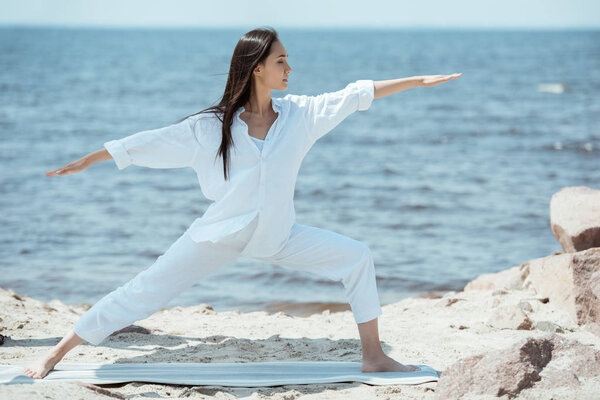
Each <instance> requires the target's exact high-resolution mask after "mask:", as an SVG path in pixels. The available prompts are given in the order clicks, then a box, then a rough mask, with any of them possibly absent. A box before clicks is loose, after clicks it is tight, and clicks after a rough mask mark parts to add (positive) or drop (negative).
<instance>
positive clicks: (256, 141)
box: [250, 136, 265, 153]
mask: <svg viewBox="0 0 600 400" xmlns="http://www.w3.org/2000/svg"><path fill="white" fill-rule="evenodd" d="M250 137H251V138H252V141H253V142H254V143H256V147H258V150H259V151H260V152H261V153H262V148H263V144H264V143H265V141H264V140H263V139H259V138H255V137H254V136H250Z"/></svg>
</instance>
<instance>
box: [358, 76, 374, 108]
mask: <svg viewBox="0 0 600 400" xmlns="http://www.w3.org/2000/svg"><path fill="white" fill-rule="evenodd" d="M356 85H357V87H358V111H366V110H368V109H369V107H371V103H373V99H374V98H375V84H374V83H373V80H372V79H361V80H358V81H356Z"/></svg>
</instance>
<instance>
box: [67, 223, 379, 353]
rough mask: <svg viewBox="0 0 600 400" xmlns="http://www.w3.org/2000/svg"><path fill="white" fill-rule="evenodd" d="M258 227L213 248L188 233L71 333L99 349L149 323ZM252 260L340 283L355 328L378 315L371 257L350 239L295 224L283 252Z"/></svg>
mask: <svg viewBox="0 0 600 400" xmlns="http://www.w3.org/2000/svg"><path fill="white" fill-rule="evenodd" d="M257 222H259V218H258V216H255V217H254V219H253V220H252V221H251V222H250V223H249V224H248V225H246V227H244V228H242V229H241V230H239V231H237V232H234V233H232V234H230V235H227V236H224V237H222V238H221V239H220V240H218V241H217V242H216V243H213V242H210V241H205V242H195V241H193V240H192V239H191V237H190V233H191V230H190V229H189V228H188V230H186V231H185V232H184V233H183V234H182V235H181V236H180V237H179V239H177V240H176V241H175V242H174V243H173V244H172V245H171V246H170V247H169V248H168V249H167V251H166V252H165V253H164V254H163V255H161V256H159V257H158V258H157V259H156V261H155V262H154V263H153V264H152V265H151V266H150V267H149V268H147V269H146V270H144V271H141V272H140V273H138V274H137V275H136V276H135V277H134V278H133V279H131V280H130V281H129V282H126V283H125V284H123V285H122V286H120V287H119V288H117V289H115V290H113V291H112V292H110V293H108V294H107V295H106V296H104V297H103V298H102V299H100V300H99V301H98V302H96V304H94V305H93V306H92V307H91V308H90V309H89V310H87V311H86V312H85V313H84V314H83V315H82V316H81V318H79V320H77V321H76V322H75V325H74V326H73V330H74V331H75V333H76V334H77V335H78V336H79V337H81V338H83V339H84V340H86V341H87V342H89V343H91V344H93V345H98V344H100V342H102V341H103V340H104V339H105V338H106V337H108V336H109V335H110V334H111V333H113V332H115V331H117V330H120V329H122V328H124V327H126V326H129V325H130V324H132V323H134V322H135V321H139V320H142V319H145V318H147V317H149V316H150V315H152V314H153V313H154V312H156V311H157V310H159V309H160V308H163V307H165V306H166V305H167V303H168V302H169V301H170V300H171V299H172V298H174V297H175V296H177V295H179V294H180V293H181V292H183V291H184V290H186V289H188V288H190V287H192V286H193V285H194V284H195V283H196V282H197V281H199V280H200V279H202V278H203V277H205V276H207V275H210V274H212V273H213V272H215V271H217V270H218V269H219V268H221V267H223V266H225V265H227V264H229V263H231V262H232V261H234V260H235V259H236V258H238V256H239V255H240V253H241V251H242V250H243V249H244V247H246V244H247V242H248V240H250V238H251V237H252V236H253V234H255V230H256V228H257ZM254 259H256V260H260V261H264V262H268V263H272V264H276V265H280V266H283V267H285V268H288V269H296V270H302V271H306V272H309V273H314V274H317V275H319V276H322V277H324V278H327V279H330V280H333V281H338V282H342V284H343V285H344V290H345V295H346V298H347V300H348V302H349V304H350V308H351V309H352V313H353V316H354V320H355V322H356V323H363V322H367V321H370V320H372V319H375V318H377V317H378V316H380V315H381V314H382V313H383V312H382V309H381V305H380V302H379V296H378V293H377V285H376V275H375V266H374V261H373V257H372V255H371V251H370V250H369V248H368V247H367V246H366V245H365V244H364V243H361V242H359V241H357V240H355V239H352V238H349V237H347V236H344V235H341V234H339V233H337V232H333V231H329V230H326V229H321V228H317V227H312V226H306V225H300V224H298V223H294V224H293V226H292V229H291V231H290V237H289V240H288V241H287V242H286V244H285V246H284V247H283V249H281V250H280V251H279V252H277V253H275V254H274V255H272V256H269V257H254Z"/></svg>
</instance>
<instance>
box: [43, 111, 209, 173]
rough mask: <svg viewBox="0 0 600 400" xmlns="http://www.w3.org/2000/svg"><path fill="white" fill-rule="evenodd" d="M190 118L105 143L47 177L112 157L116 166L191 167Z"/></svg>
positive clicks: (193, 145) (195, 145) (195, 150)
mask: <svg viewBox="0 0 600 400" xmlns="http://www.w3.org/2000/svg"><path fill="white" fill-rule="evenodd" d="M192 124H193V122H191V120H190V118H188V119H185V120H183V121H180V122H177V123H175V124H172V125H169V126H166V127H163V128H158V129H150V130H145V131H141V132H137V133H134V134H133V135H129V136H126V137H124V138H122V139H115V140H110V141H108V142H106V143H104V148H103V149H100V150H97V151H95V152H93V153H90V154H87V155H85V156H83V157H81V158H80V159H79V160H76V161H73V162H71V163H69V164H67V165H64V166H62V167H61V168H58V169H55V170H53V171H50V172H47V173H46V176H56V175H59V176H62V175H68V174H72V173H74V172H81V171H83V170H85V169H86V168H88V167H89V166H90V165H92V164H93V163H95V162H99V161H104V160H109V159H111V158H112V159H113V160H114V162H115V164H116V166H117V168H118V169H124V168H126V167H128V166H129V165H138V166H141V167H149V168H183V167H191V166H192V163H193V161H194V158H195V157H196V154H197V153H198V150H199V148H200V147H199V145H198V143H197V141H196V138H195V135H194V128H193V126H192Z"/></svg>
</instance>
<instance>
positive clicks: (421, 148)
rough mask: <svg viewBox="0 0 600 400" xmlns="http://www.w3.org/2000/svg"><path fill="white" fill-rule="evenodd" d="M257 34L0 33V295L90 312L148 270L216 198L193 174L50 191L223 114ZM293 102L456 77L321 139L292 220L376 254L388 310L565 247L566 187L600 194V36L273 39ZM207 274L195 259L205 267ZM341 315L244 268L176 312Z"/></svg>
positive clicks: (308, 291) (320, 298)
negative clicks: (122, 147)
mask: <svg viewBox="0 0 600 400" xmlns="http://www.w3.org/2000/svg"><path fill="white" fill-rule="evenodd" d="M250 29H252V27H249V28H248V29H234V28H227V29H213V28H211V29H202V28H197V29H192V28H186V29H167V28H158V29H149V28H148V29H141V28H135V29H134V28H131V29H127V28H80V27H78V28H75V27H33V26H4V27H2V28H0V140H1V142H0V143H1V145H0V166H1V170H0V193H1V195H0V272H1V273H0V287H2V288H4V289H12V290H14V291H15V292H17V293H19V294H23V295H28V296H31V297H34V298H36V299H39V300H42V301H50V300H52V299H58V300H60V301H62V302H64V303H67V304H73V303H89V304H93V303H95V302H97V301H98V300H100V299H101V298H102V297H103V296H105V295H107V294H108V293H110V292H111V291H112V290H114V289H116V288H117V287H119V286H121V285H123V284H125V283H126V282H127V281H129V280H130V279H132V278H133V277H135V276H136V275H137V274H138V273H140V272H141V271H143V270H145V269H147V268H149V267H150V266H151V265H152V264H153V263H154V261H155V260H156V259H157V257H159V256H160V255H161V254H163V253H164V252H165V251H166V250H167V249H168V247H169V246H170V245H171V244H172V243H173V242H174V241H175V240H176V239H177V238H178V237H180V236H181V235H182V234H183V232H184V231H185V230H186V229H187V227H188V226H189V225H190V224H191V223H192V222H193V221H194V220H195V219H196V218H198V217H200V216H202V214H203V213H204V211H205V210H206V209H207V207H208V206H209V204H210V201H209V200H208V199H206V198H204V197H203V195H202V193H201V190H200V187H199V186H198V181H197V179H196V176H195V172H194V171H193V170H192V169H190V168H183V169H151V168H144V167H138V166H130V167H128V168H126V169H124V170H118V169H117V167H116V165H115V164H114V162H113V161H112V160H107V161H104V162H100V163H97V164H94V165H92V166H91V167H90V168H88V169H87V170H85V171H83V172H81V173H76V174H70V175H65V176H61V177H59V176H54V177H47V176H46V172H48V171H51V170H54V169H57V168H59V167H61V166H63V165H65V164H67V163H69V162H71V161H74V160H77V159H79V158H80V157H83V156H85V155H86V154H88V153H91V152H94V151H96V150H99V149H102V148H103V143H104V142H107V141H109V140H113V139H119V138H122V137H125V136H128V135H131V134H133V133H136V132H139V131H142V130H148V129H154V128H160V127H164V126H168V125H170V124H172V123H173V122H175V121H176V120H178V119H179V118H182V117H184V116H186V115H189V114H192V113H195V112H197V111H200V110H202V109H204V108H207V107H209V106H211V105H215V104H217V103H218V101H219V100H220V98H221V96H222V94H223V90H224V87H225V82H226V79H227V73H228V70H229V62H230V59H231V55H232V52H233V49H234V47H235V45H236V43H237V41H238V40H239V39H240V37H241V36H242V35H243V34H244V33H245V32H246V31H248V30H250ZM278 34H279V38H280V40H281V41H282V43H283V44H284V46H285V48H286V50H287V51H288V54H289V57H288V63H289V64H290V66H291V67H292V72H291V74H290V79H289V85H288V89H287V90H285V91H276V90H274V91H273V92H272V96H273V97H282V96H284V95H285V94H287V93H293V94H307V95H317V94H321V93H325V92H331V91H336V90H339V89H342V88H343V87H345V86H346V85H347V84H348V83H350V82H353V81H355V80H358V79H372V80H375V81H383V80H392V79H398V78H406V77H412V76H422V75H438V74H444V75H449V74H452V73H456V72H458V73H462V76H461V77H460V78H458V79H453V80H450V81H448V82H444V83H441V84H439V85H436V86H433V87H414V88H410V89H407V90H402V91H399V92H397V93H394V94H392V95H389V96H386V97H383V98H379V99H375V100H374V101H373V103H372V105H371V107H370V108H369V109H368V110H367V111H361V112H356V113H354V114H352V115H350V116H349V117H348V118H347V119H345V120H344V121H343V122H342V123H341V124H340V125H338V126H337V127H336V128H335V129H334V130H332V131H330V132H329V133H327V134H326V135H325V136H324V137H323V138H321V139H320V140H319V141H317V142H316V143H315V145H314V146H313V148H312V149H311V150H310V152H309V153H308V154H307V156H306V158H305V159H304V161H303V164H302V167H301V169H300V172H299V176H298V181H297V185H296V190H295V209H296V220H297V222H299V223H301V224H305V225H313V226H317V227H320V228H323V229H328V230H332V231H335V232H338V233H340V234H343V235H346V236H349V237H351V238H353V239H356V240H359V241H361V242H363V243H365V244H367V245H368V246H369V248H370V249H371V251H372V254H373V258H374V261H375V269H376V275H377V286H378V292H379V298H380V302H381V304H382V305H383V306H385V305H386V304H390V303H395V302H398V301H400V300H402V299H405V298H408V297H414V296H421V297H422V296H437V295H441V294H443V293H445V292H448V291H460V290H462V288H463V287H464V286H465V284H466V283H467V282H469V281H470V280H472V279H474V278H476V277H477V276H479V275H480V274H484V273H494V272H498V271H501V270H504V269H507V268H511V267H513V266H518V265H521V264H522V263H524V262H526V261H528V260H531V259H535V258H540V257H545V256H548V255H551V254H553V253H556V252H559V251H562V248H561V246H560V244H559V242H558V241H557V240H556V239H555V237H554V236H553V234H552V231H551V227H550V200H551V198H552V195H553V194H555V193H557V192H558V191H559V190H561V188H564V187H569V186H587V187H591V188H593V189H600V96H599V95H598V93H600V31H599V30H539V29H537V30H474V29H470V30H460V29H440V30H434V29H406V30H403V29H358V28H357V29H350V28H344V29H321V30H317V29H299V28H295V29H292V28H287V29H278ZM198 262H199V263H200V262H202V260H198ZM201 303H204V304H209V305H211V306H212V307H213V308H214V309H215V310H216V311H226V310H240V311H243V312H248V311H267V312H276V311H285V312H289V313H292V314H296V315H308V314H310V313H311V312H320V311H322V310H325V309H330V310H334V311H335V310H338V311H339V310H349V309H350V308H349V306H348V304H347V299H346V297H345V293H344V288H343V285H342V283H341V282H337V281H333V280H329V279H327V278H324V277H321V276H318V275H313V274H310V273H308V272H303V271H298V270H292V269H288V268H284V267H281V266H278V265H272V264H267V263H264V262H259V261H256V260H252V259H245V258H239V259H237V260H235V261H233V262H232V263H230V264H229V265H226V266H223V267H222V268H220V269H219V270H217V271H215V272H214V273H213V274H211V275H209V276H206V277H205V278H204V279H202V280H200V281H198V282H196V283H195V284H194V285H193V286H192V287H191V288H190V289H188V290H187V291H185V292H182V293H180V294H179V295H178V296H177V297H175V298H173V299H171V301H170V303H169V304H168V305H167V306H168V307H173V306H190V305H195V304H201Z"/></svg>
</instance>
